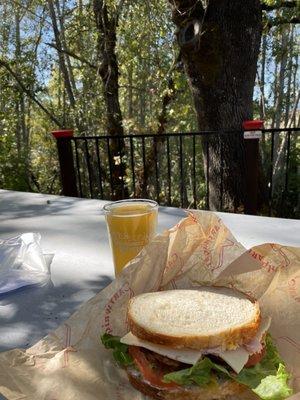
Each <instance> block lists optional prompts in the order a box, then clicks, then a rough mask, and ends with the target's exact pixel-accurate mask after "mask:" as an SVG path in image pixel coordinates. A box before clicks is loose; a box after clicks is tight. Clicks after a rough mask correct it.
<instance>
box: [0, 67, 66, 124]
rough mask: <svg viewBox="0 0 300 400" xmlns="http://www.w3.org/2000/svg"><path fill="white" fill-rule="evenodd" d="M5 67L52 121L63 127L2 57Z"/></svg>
mask: <svg viewBox="0 0 300 400" xmlns="http://www.w3.org/2000/svg"><path fill="white" fill-rule="evenodd" d="M1 66H2V67H4V68H5V69H6V70H7V71H8V72H9V73H10V74H11V75H12V76H13V77H14V79H15V80H16V82H17V83H18V85H19V87H20V89H21V90H22V91H23V92H24V93H26V94H27V96H28V97H29V98H30V99H31V100H32V101H34V102H35V103H36V104H37V105H38V106H39V107H40V109H41V110H43V111H44V113H45V114H47V115H48V117H49V118H50V119H51V121H53V122H54V123H55V124H56V125H57V126H59V127H60V128H63V124H62V123H61V122H60V121H59V120H58V119H56V117H55V116H54V115H52V114H51V112H50V111H49V110H47V108H46V107H44V106H43V104H42V103H41V102H40V101H39V100H38V99H37V98H36V97H35V95H34V93H32V92H31V90H29V89H27V88H26V86H25V85H24V83H23V82H22V80H21V78H20V77H19V76H18V75H17V74H16V73H15V72H14V71H13V70H12V68H11V67H10V65H9V63H8V62H6V61H4V60H2V59H0V67H1Z"/></svg>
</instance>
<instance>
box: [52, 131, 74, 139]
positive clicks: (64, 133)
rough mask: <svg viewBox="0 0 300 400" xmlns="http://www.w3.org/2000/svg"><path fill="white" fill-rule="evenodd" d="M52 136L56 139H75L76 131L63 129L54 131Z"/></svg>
mask: <svg viewBox="0 0 300 400" xmlns="http://www.w3.org/2000/svg"><path fill="white" fill-rule="evenodd" d="M51 133H52V135H53V136H54V137H55V139H58V138H63V137H73V134H74V130H73V129H61V130H59V131H52V132H51Z"/></svg>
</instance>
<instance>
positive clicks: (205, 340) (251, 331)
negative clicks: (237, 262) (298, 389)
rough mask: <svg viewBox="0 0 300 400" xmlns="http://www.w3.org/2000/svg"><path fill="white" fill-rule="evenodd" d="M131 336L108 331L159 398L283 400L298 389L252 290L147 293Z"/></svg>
mask: <svg viewBox="0 0 300 400" xmlns="http://www.w3.org/2000/svg"><path fill="white" fill-rule="evenodd" d="M127 317H128V318H127V320H128V325H129V328H130V332H128V333H127V334H126V335H125V336H124V337H122V338H120V337H115V336H112V335H110V334H106V333H105V334H104V335H103V336H102V343H103V344H104V345H105V347H106V348H111V349H113V350H114V352H113V355H114V357H115V359H116V360H117V362H118V364H119V365H121V366H123V367H124V368H125V369H126V372H127V376H128V379H129V381H130V382H131V384H132V385H133V386H134V387H135V388H136V389H137V390H139V391H140V392H142V393H144V394H145V395H147V396H150V397H152V398H154V399H164V400H184V399H190V400H238V399H240V400H241V399H243V400H245V399H246V398H247V399H250V398H251V399H253V398H257V399H259V398H261V399H263V400H266V399H267V400H282V399H284V398H286V397H288V396H289V395H290V394H291V389H290V388H289V386H288V384H287V380H288V378H289V374H288V373H287V371H286V370H285V365H284V362H283V360H282V359H281V358H280V356H279V354H278V352H277V350H276V348H275V346H274V344H273V343H272V340H271V338H270V336H269V335H268V334H267V330H268V329H269V327H270V322H271V319H270V318H268V317H266V316H261V313H260V308H259V304H258V302H257V301H256V300H254V299H251V298H250V297H249V296H247V295H246V294H243V293H241V292H238V291H235V290H232V289H229V288H224V287H201V288H199V289H194V290H170V291H161V292H153V293H144V294H140V295H138V296H136V297H134V298H132V299H131V300H130V301H129V304H128V310H127Z"/></svg>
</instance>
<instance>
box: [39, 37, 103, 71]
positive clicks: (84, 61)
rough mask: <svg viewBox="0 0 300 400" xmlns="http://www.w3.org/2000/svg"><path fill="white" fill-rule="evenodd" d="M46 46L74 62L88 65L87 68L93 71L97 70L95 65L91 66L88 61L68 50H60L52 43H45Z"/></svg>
mask: <svg viewBox="0 0 300 400" xmlns="http://www.w3.org/2000/svg"><path fill="white" fill-rule="evenodd" d="M45 44H46V45H47V46H50V47H53V49H55V50H57V51H58V52H60V53H63V54H67V55H68V56H70V57H72V58H75V60H78V61H81V62H82V63H83V64H86V65H88V66H89V67H91V68H93V69H97V66H96V65H95V64H92V63H91V62H89V61H88V60H86V59H85V58H83V57H80V56H78V55H77V54H75V53H73V52H72V51H71V50H68V49H60V48H58V47H57V46H56V45H55V44H53V43H45Z"/></svg>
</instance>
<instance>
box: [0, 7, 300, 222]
mask: <svg viewBox="0 0 300 400" xmlns="http://www.w3.org/2000/svg"><path fill="white" fill-rule="evenodd" d="M53 3H54V5H55V10H56V16H57V25H58V28H59V30H60V33H61V35H60V37H61V40H62V45H63V48H64V49H65V50H67V52H68V53H69V54H70V55H66V54H65V55H64V58H65V64H66V68H67V72H68V75H69V79H70V83H71V87H72V91H73V96H74V101H73V102H72V101H71V99H70V96H69V93H68V91H67V89H66V84H65V82H64V74H63V72H62V69H61V67H60V65H59V54H58V52H57V50H56V49H55V48H53V47H51V46H50V45H49V44H55V40H54V34H53V26H52V23H51V18H50V14H49V7H48V2H46V3H45V2H42V1H41V0H33V1H30V2H27V3H26V2H23V1H21V0H14V2H13V3H11V2H0V13H1V21H0V135H1V136H0V162H1V166H0V186H1V187H3V188H9V189H15V190H30V191H38V192H50V193H59V192H60V183H59V170H58V163H57V151H56V146H55V142H54V140H53V139H52V137H51V134H50V132H51V131H52V130H53V129H56V128H57V126H56V124H55V123H54V122H53V120H51V118H50V117H49V115H47V114H46V113H45V112H44V111H42V110H41V108H40V107H39V106H38V105H37V104H36V103H35V102H34V101H33V99H32V97H35V98H36V99H38V100H39V101H40V103H42V104H43V106H44V107H45V108H46V109H47V110H48V114H50V115H52V116H54V117H55V118H56V119H57V120H59V121H60V124H61V126H64V127H66V128H74V129H75V133H76V134H77V135H84V134H86V133H89V134H105V133H106V115H105V114H106V110H105V103H104V98H103V88H102V82H101V79H100V78H99V76H98V73H97V70H98V67H99V66H100V63H101V60H99V57H98V55H97V30H96V24H95V19H94V14H93V5H92V2H84V1H82V0H78V1H57V2H53ZM264 3H266V4H268V5H269V6H274V7H276V6H277V5H278V4H279V0H267V1H265V2H264ZM106 6H107V7H108V12H109V15H110V16H113V17H114V18H116V17H117V16H118V24H117V31H116V34H117V49H116V52H117V62H118V65H119V101H120V105H121V110H122V116H123V126H124V130H125V133H133V134H134V133H149V132H150V133H155V132H157V131H158V127H159V119H160V117H161V115H162V111H163V101H164V99H165V96H166V94H168V93H169V91H170V88H169V86H168V83H169V79H170V77H172V79H173V81H174V98H173V99H172V100H171V101H170V102H169V104H168V105H167V107H166V110H165V121H164V129H165V131H167V132H183V131H185V132H190V131H196V130H197V119H196V114H195V110H194V104H193V99H192V95H191V92H190V90H189V86H188V82H187V79H186V75H185V73H184V70H183V67H182V65H181V66H180V65H178V46H177V43H176V38H175V35H174V25H173V23H172V18H171V10H170V4H169V3H168V2H167V1H163V0H154V1H152V2H149V1H146V2H145V1H143V0H136V1H134V2H132V1H128V0H125V1H120V0H109V1H106ZM296 12H297V9H294V8H293V9H291V8H281V9H275V10H273V11H268V12H264V35H265V36H264V38H265V41H263V43H262V51H261V55H260V59H259V64H258V69H257V71H258V78H259V82H258V84H257V85H256V87H255V93H254V117H255V118H263V119H264V120H265V121H266V123H265V125H266V126H267V127H268V126H275V127H276V126H278V127H279V126H280V127H283V126H286V125H287V124H289V126H296V125H297V124H299V105H298V108H297V96H298V92H299V82H300V81H299V67H298V60H299V57H298V54H299V44H297V36H298V35H299V28H297V27H296V26H293V25H288V24H278V25H276V26H273V27H270V25H269V21H271V22H272V23H273V22H274V23H275V22H276V21H278V19H281V21H282V20H283V19H286V20H288V19H290V18H292V17H294V16H295V15H296V14H295V13H296ZM264 43H265V45H263V44H264ZM2 60H3V61H5V62H6V63H8V64H9V66H10V68H11V69H12V70H13V71H14V72H15V74H16V75H17V76H19V78H20V80H21V82H22V84H23V86H24V87H25V88H26V89H27V90H28V91H29V92H30V93H31V94H32V96H28V93H27V94H26V93H24V89H22V88H21V87H20V85H19V84H18V83H17V81H16V79H15V78H14V77H13V76H12V74H11V73H10V72H9V71H8V70H7V69H6V68H5V67H4V66H3V65H2V64H1V61H2ZM284 60H285V63H284ZM281 70H283V73H281V74H280V71H281ZM263 77H264V79H263V82H262V78H263ZM294 108H295V109H296V112H295V113H293V110H294ZM278 116H279V117H278ZM270 143H271V139H270V136H268V137H266V140H265V142H264V143H263V146H262V148H263V152H264V159H263V167H264V171H268V170H269V167H270V163H269V162H270ZM281 143H282V142H281V140H279V141H278V146H279V147H280V145H281ZM291 145H292V151H291V155H290V162H289V177H290V178H289V182H288V194H287V197H286V198H284V199H283V198H282V190H281V188H282V185H283V183H282V182H283V180H284V176H285V175H284V174H285V169H284V168H285V167H284V160H285V158H282V160H283V161H281V163H279V164H278V171H279V172H278V171H277V172H276V174H277V175H276V179H277V181H276V182H277V183H276V185H275V186H274V199H275V200H274V206H275V215H276V213H277V214H278V213H279V212H280V210H282V209H283V206H282V203H284V204H285V207H286V210H287V212H290V215H291V216H294V215H295V213H296V211H297V210H296V204H297V195H298V194H297V193H298V192H297V190H298V187H299V172H298V170H297V163H299V146H298V145H297V140H296V139H295V140H294V139H293V140H292V141H291ZM147 146H148V147H147V148H148V149H150V148H151V144H150V143H148V144H147ZM297 146H298V147H297ZM105 151H106V150H105V146H102V147H100V153H101V157H103V158H104V159H107V154H106V153H105ZM192 151H193V144H192V141H191V140H184V153H183V156H184V163H183V165H184V173H183V177H182V176H181V175H180V166H179V164H178V163H177V162H174V165H172V166H171V167H172V176H171V183H172V187H173V188H174V189H172V193H171V199H172V202H173V204H174V205H180V198H181V193H180V190H179V189H178V187H180V186H179V182H180V180H183V182H184V185H183V186H184V197H185V200H184V203H185V204H192V198H193V190H192V187H193V182H192V178H191V176H192V175H191V173H192V171H193V159H192V157H191V154H192ZM91 152H92V162H94V163H96V162H97V160H96V156H95V154H94V153H93V150H92V149H91ZM170 152H171V154H173V155H176V157H177V154H179V145H178V143H177V142H176V141H174V142H173V143H172V144H171V145H170ZM277 153H278V149H277V148H276V149H275V154H277ZM136 155H137V160H138V161H137V164H138V168H140V169H141V168H142V161H141V159H142V157H141V156H142V150H141V146H139V145H138V146H137V149H136ZM80 157H82V159H83V160H84V151H83V150H81V151H80ZM176 157H174V159H175V160H176V159H177V158H176ZM196 160H197V163H196V164H197V165H201V167H198V166H197V168H196V171H195V172H196V186H195V189H196V193H197V204H196V205H197V206H198V207H204V206H205V200H204V195H205V189H206V187H205V176H204V175H205V174H204V169H203V165H202V147H201V143H200V140H199V141H198V140H197V141H196ZM275 161H276V160H274V162H273V163H274V165H275ZM159 168H160V174H161V177H162V184H161V188H160V189H161V199H162V198H163V197H165V196H166V195H167V194H168V193H167V191H168V189H167V179H168V174H167V169H168V168H167V161H166V159H165V158H164V157H162V158H161V160H160V162H159ZM105 172H106V174H108V173H109V170H108V169H107V170H106V171H105ZM278 176H279V178H277V177H278ZM126 179H127V181H128V183H129V184H130V185H131V184H132V176H131V173H130V168H129V167H128V175H127V178H126ZM83 186H84V187H87V186H88V182H87V180H86V177H83ZM176 186H177V188H176ZM154 187H155V177H154V176H152V177H150V183H149V191H150V193H152V192H154ZM104 192H105V194H106V193H107V194H108V195H109V193H110V185H109V180H108V179H107V180H106V181H105V182H104ZM99 193H100V192H99V188H97V190H95V195H96V196H99ZM192 205H193V204H192ZM298 208H299V207H298ZM298 212H300V211H299V210H298Z"/></svg>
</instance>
